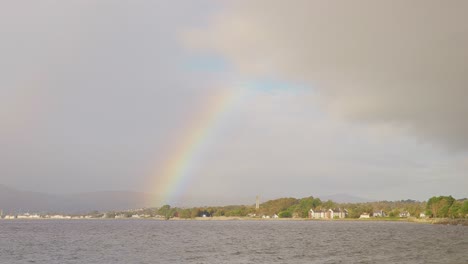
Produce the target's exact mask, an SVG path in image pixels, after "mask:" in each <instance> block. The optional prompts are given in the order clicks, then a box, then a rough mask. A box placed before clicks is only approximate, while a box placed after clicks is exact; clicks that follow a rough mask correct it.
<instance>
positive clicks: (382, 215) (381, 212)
mask: <svg viewBox="0 0 468 264" xmlns="http://www.w3.org/2000/svg"><path fill="white" fill-rule="evenodd" d="M372 216H374V217H385V216H387V214H386V213H385V212H384V211H383V210H379V211H376V212H373V213H372Z"/></svg>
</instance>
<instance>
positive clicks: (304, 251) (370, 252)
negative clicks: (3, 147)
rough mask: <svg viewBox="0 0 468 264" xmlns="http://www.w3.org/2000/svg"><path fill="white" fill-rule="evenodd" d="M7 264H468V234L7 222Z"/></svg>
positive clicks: (0, 243) (383, 227)
mask: <svg viewBox="0 0 468 264" xmlns="http://www.w3.org/2000/svg"><path fill="white" fill-rule="evenodd" d="M0 263H54V264H55V263H57V264H59V263H60V264H63V263H142V264H143V263H463V264H465V263H468V228H467V227H463V226H444V225H425V224H415V223H403V222H351V221H350V222H343V221H341V222H339V221H156V220H68V221H62V220H36V221H21V220H15V221H5V220H4V221H0Z"/></svg>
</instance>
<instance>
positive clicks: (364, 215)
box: [359, 213, 370, 218]
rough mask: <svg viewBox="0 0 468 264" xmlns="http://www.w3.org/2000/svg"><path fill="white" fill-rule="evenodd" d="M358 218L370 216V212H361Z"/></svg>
mask: <svg viewBox="0 0 468 264" xmlns="http://www.w3.org/2000/svg"><path fill="white" fill-rule="evenodd" d="M359 218H370V214H369V213H362V214H361V215H360V216H359Z"/></svg>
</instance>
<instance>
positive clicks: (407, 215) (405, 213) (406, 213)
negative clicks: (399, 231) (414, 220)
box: [400, 211, 411, 217]
mask: <svg viewBox="0 0 468 264" xmlns="http://www.w3.org/2000/svg"><path fill="white" fill-rule="evenodd" d="M410 216H411V215H410V213H409V212H408V211H404V212H401V213H400V217H410Z"/></svg>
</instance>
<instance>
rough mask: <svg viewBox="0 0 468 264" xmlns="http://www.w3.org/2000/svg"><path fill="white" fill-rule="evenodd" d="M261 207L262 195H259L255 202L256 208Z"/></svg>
mask: <svg viewBox="0 0 468 264" xmlns="http://www.w3.org/2000/svg"><path fill="white" fill-rule="evenodd" d="M259 208H260V196H258V195H257V201H256V203H255V209H257V210H258V209H259Z"/></svg>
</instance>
